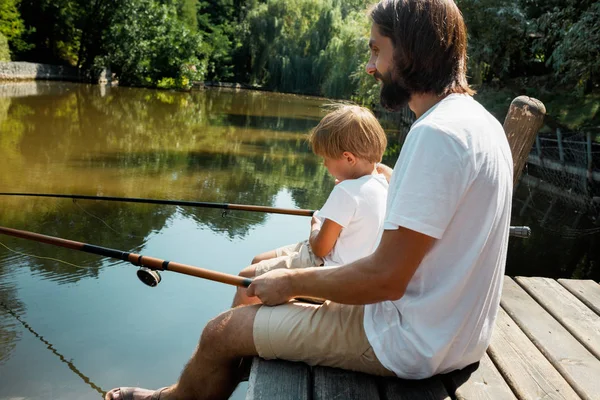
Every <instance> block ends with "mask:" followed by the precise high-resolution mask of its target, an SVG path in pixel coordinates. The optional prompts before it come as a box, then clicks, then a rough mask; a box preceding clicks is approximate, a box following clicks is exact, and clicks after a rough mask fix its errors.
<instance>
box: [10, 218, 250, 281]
mask: <svg viewBox="0 0 600 400" xmlns="http://www.w3.org/2000/svg"><path fill="white" fill-rule="evenodd" d="M0 233H2V234H5V235H9V236H14V237H18V238H21V239H27V240H33V241H35V242H41V243H46V244H51V245H54V246H59V247H65V248H67V249H72V250H79V251H83V252H86V253H92V254H96V255H99V256H104V257H109V258H115V259H118V260H122V261H128V262H130V263H131V264H133V265H135V266H137V267H140V268H139V269H138V271H137V277H138V278H139V279H140V280H141V281H142V282H143V283H145V284H146V285H148V286H151V287H154V286H156V285H158V284H159V283H160V281H161V277H160V274H159V273H158V271H172V272H178V273H180V274H184V275H190V276H195V277H198V278H203V279H208V280H211V281H215V282H221V283H226V284H228V285H233V286H241V287H248V286H250V284H251V283H252V279H250V278H244V277H241V276H237V275H230V274H225V273H223V272H217V271H211V270H208V269H204V268H199V267H195V266H193V265H187V264H181V263H178V262H175V261H166V260H161V259H160V258H154V257H148V256H143V255H141V254H136V253H128V252H125V251H121V250H115V249H110V248H108V247H101V246H95V245H93V244H87V243H82V242H76V241H74V240H68V239H61V238H57V237H54V236H47V235H42V234H39V233H35V232H29V231H22V230H19V229H12V228H6V227H3V226H0Z"/></svg>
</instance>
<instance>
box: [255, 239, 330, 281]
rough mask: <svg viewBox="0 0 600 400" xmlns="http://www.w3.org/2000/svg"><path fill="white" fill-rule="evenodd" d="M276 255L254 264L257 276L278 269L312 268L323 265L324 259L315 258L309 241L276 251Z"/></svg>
mask: <svg viewBox="0 0 600 400" xmlns="http://www.w3.org/2000/svg"><path fill="white" fill-rule="evenodd" d="M275 254H277V257H275V258H271V259H268V260H263V261H261V262H259V263H256V264H254V268H255V271H256V272H255V275H256V276H258V275H262V274H265V273H267V272H269V271H271V270H273V269H278V268H310V267H320V266H321V265H323V259H322V258H320V257H317V256H315V254H314V253H313V251H312V249H311V248H310V244H309V243H308V240H305V241H303V242H300V243H296V244H290V245H288V246H283V247H280V248H278V249H275Z"/></svg>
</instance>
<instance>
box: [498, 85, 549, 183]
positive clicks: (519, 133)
mask: <svg viewBox="0 0 600 400" xmlns="http://www.w3.org/2000/svg"><path fill="white" fill-rule="evenodd" d="M545 115H546V107H544V104H543V103H542V102H541V101H539V100H537V99H534V98H533V97H528V96H519V97H517V98H515V99H514V100H513V101H512V103H510V108H509V110H508V114H507V115H506V119H505V120H504V131H505V132H506V136H507V138H508V143H509V145H510V150H511V151H512V155H513V167H514V178H513V184H515V183H516V182H517V181H518V180H519V177H520V176H521V172H522V171H523V167H524V166H525V163H526V162H527V157H528V156H529V151H530V150H531V146H532V145H533V142H534V140H535V137H536V135H537V133H538V131H539V129H540V128H541V127H542V124H543V122H544V116H545Z"/></svg>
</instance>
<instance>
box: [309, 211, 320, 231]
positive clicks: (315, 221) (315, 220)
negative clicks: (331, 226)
mask: <svg viewBox="0 0 600 400" xmlns="http://www.w3.org/2000/svg"><path fill="white" fill-rule="evenodd" d="M316 229H321V220H320V219H319V217H317V216H316V215H313V216H312V218H311V220H310V230H311V231H314V230H316Z"/></svg>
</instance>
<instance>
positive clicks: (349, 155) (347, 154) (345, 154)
mask: <svg viewBox="0 0 600 400" xmlns="http://www.w3.org/2000/svg"><path fill="white" fill-rule="evenodd" d="M342 157H344V159H345V160H346V161H347V162H348V164H350V165H355V164H356V156H355V155H354V154H352V153H350V152H349V151H345V152H343V153H342Z"/></svg>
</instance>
